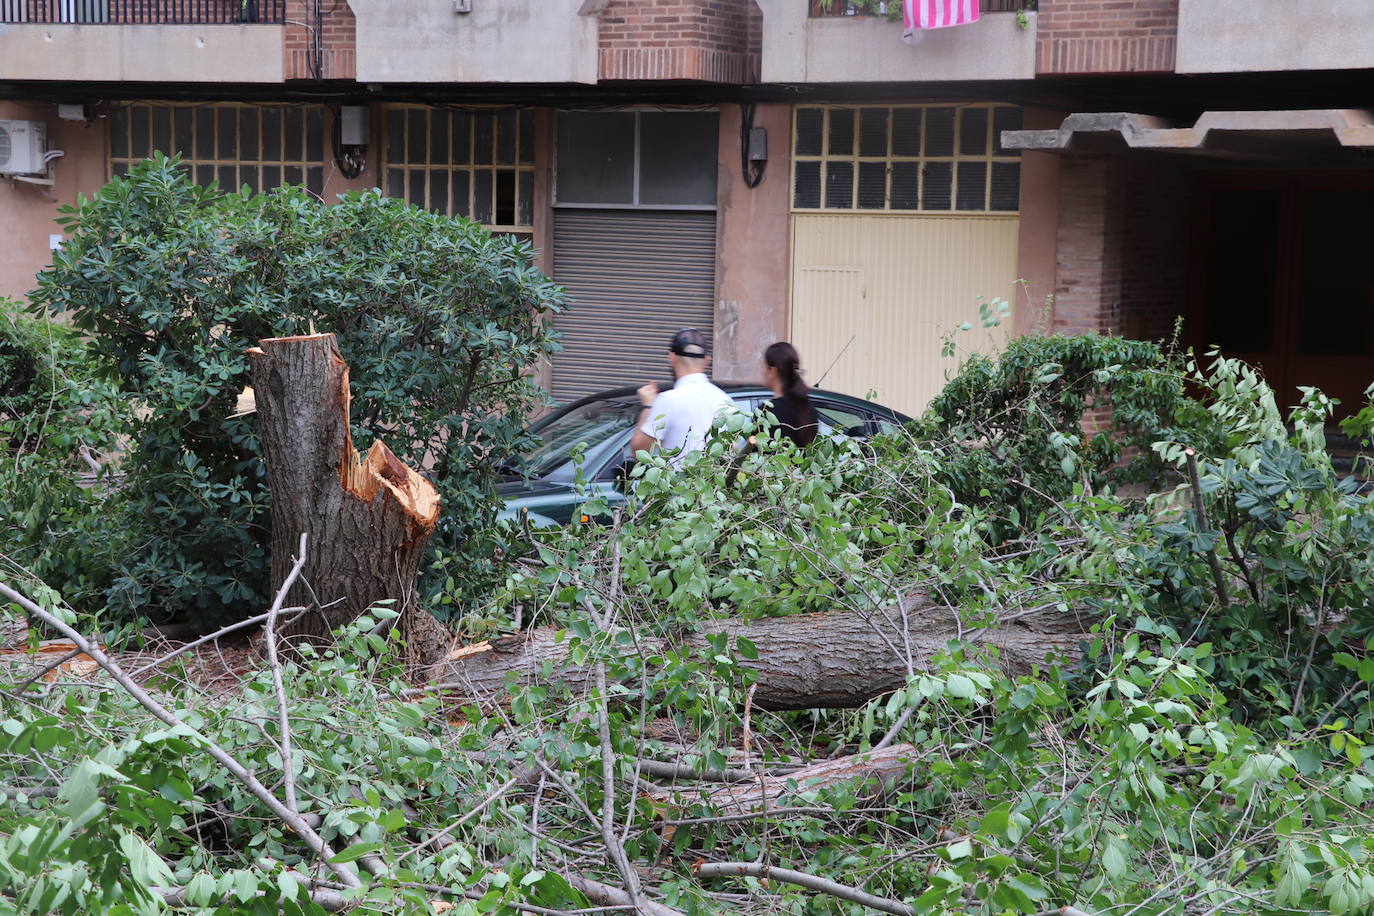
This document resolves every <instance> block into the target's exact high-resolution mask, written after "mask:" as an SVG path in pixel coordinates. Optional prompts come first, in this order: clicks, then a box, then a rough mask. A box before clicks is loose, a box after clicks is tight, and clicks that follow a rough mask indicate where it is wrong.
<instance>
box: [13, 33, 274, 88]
mask: <svg viewBox="0 0 1374 916" xmlns="http://www.w3.org/2000/svg"><path fill="white" fill-rule="evenodd" d="M283 32H284V27H282V26H274V25H256V24H255V25H62V24H56V23H54V24H43V25H38V24H19V25H0V79H5V80H71V81H73V82H87V81H102V82H119V81H125V80H128V81H133V82H180V83H280V82H281V81H282V36H283Z"/></svg>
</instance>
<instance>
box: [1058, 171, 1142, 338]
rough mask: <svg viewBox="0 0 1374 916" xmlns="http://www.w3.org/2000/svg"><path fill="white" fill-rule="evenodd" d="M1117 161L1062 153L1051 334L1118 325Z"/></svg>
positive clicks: (1119, 187) (1109, 330) (1115, 330)
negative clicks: (1063, 155) (1063, 154)
mask: <svg viewBox="0 0 1374 916" xmlns="http://www.w3.org/2000/svg"><path fill="white" fill-rule="evenodd" d="M1118 172H1119V170H1118V164H1117V162H1116V161H1115V160H1113V159H1111V158H1109V157H1107V156H1065V157H1064V160H1063V163H1062V166H1061V168H1060V177H1059V228H1058V235H1057V237H1056V242H1057V244H1056V255H1055V277H1054V318H1053V321H1052V322H1051V330H1052V331H1053V332H1054V333H1056V334H1085V333H1088V332H1092V331H1096V332H1099V333H1103V334H1109V333H1119V332H1121V331H1122V330H1123V327H1122V313H1121V289H1122V287H1121V283H1122V246H1121V233H1122V228H1123V222H1124V219H1123V211H1122V206H1121V196H1122V195H1121V190H1122V184H1121V182H1120V180H1119V174H1118Z"/></svg>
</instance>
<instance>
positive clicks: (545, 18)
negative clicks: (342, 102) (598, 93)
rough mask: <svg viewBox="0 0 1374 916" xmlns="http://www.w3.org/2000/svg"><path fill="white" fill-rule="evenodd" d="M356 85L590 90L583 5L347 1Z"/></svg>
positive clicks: (556, 0)
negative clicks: (353, 30)
mask: <svg viewBox="0 0 1374 916" xmlns="http://www.w3.org/2000/svg"><path fill="white" fill-rule="evenodd" d="M349 5H350V6H351V7H352V8H353V12H354V14H355V15H356V16H357V21H358V27H357V28H358V31H357V54H358V70H357V79H358V81H359V82H361V83H594V82H596V79H597V13H599V12H600V10H601V7H604V5H605V4H604V3H600V4H597V3H594V2H589V0H499V2H496V3H492V2H481V0H478V2H474V3H472V4H471V10H472V12H469V13H458V12H455V11H454V6H455V4H454V3H451V2H448V0H350V3H349Z"/></svg>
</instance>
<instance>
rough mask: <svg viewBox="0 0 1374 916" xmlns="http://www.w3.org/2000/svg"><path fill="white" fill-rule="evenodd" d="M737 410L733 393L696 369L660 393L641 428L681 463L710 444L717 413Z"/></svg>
mask: <svg viewBox="0 0 1374 916" xmlns="http://www.w3.org/2000/svg"><path fill="white" fill-rule="evenodd" d="M736 410H739V407H737V406H736V405H735V402H734V401H733V400H732V399H731V398H730V395H728V394H726V393H725V392H724V391H721V390H720V389H719V388H717V387H716V386H715V385H713V384H711V380H710V379H708V378H707V377H706V375H705V374H704V373H701V372H693V373H691V374H690V375H684V376H683V377H682V378H680V379H678V380H677V382H676V383H675V384H674V385H673V387H672V388H669V389H668V390H667V391H660V392H659V393H658V397H656V398H654V403H653V405H652V406H651V407H650V408H649V416H648V417H647V418H646V419H645V420H644V425H643V426H641V427H640V429H641V430H642V431H643V432H644V433H645V434H646V435H650V436H653V437H654V438H655V439H657V440H658V446H659V448H661V449H663V450H664V451H665V452H668V453H669V455H671V456H672V457H670V458H669V459H668V460H669V463H670V464H672V465H673V467H678V466H680V465H681V463H682V459H683V458H684V457H685V456H686V455H688V454H690V453H692V452H697V451H700V450H701V449H702V448H703V447H704V446H705V445H706V433H707V431H708V430H709V429H710V428H711V424H712V423H714V422H715V419H716V417H718V416H720V415H721V414H724V413H730V412H733V411H736Z"/></svg>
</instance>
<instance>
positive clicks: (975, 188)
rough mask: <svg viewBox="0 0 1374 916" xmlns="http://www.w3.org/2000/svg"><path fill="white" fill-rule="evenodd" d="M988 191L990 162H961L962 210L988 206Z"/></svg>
mask: <svg viewBox="0 0 1374 916" xmlns="http://www.w3.org/2000/svg"><path fill="white" fill-rule="evenodd" d="M987 191H988V164H987V162H986V161H984V162H961V163H959V195H958V198H959V199H958V201H957V204H958V208H959V209H960V210H982V209H984V207H985V206H986V200H987Z"/></svg>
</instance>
